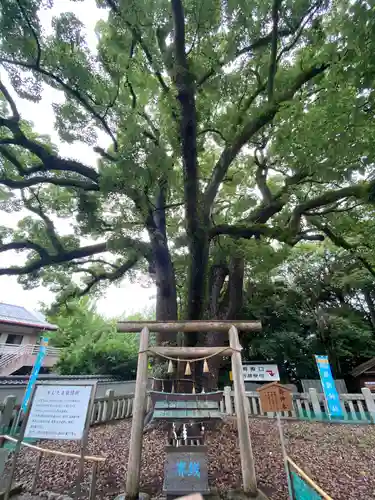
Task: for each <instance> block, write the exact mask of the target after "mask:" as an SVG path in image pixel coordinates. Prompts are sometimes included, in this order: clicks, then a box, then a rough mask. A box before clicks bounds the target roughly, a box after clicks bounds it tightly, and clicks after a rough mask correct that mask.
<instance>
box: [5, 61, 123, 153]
mask: <svg viewBox="0 0 375 500" xmlns="http://www.w3.org/2000/svg"><path fill="white" fill-rule="evenodd" d="M0 63H5V64H10V65H12V66H19V67H21V68H26V69H30V70H32V71H36V72H37V73H40V74H41V75H43V76H46V77H48V78H51V80H54V81H55V82H56V83H58V84H59V85H60V86H61V87H62V88H63V89H64V90H65V91H66V92H67V93H68V94H70V95H71V96H73V97H74V98H75V99H76V100H77V101H78V102H79V103H80V104H81V105H82V106H83V107H84V108H85V109H86V111H88V112H89V113H90V114H91V115H92V116H93V117H94V118H95V120H97V121H98V122H99V123H100V124H101V125H102V127H103V129H104V130H105V131H106V132H107V134H108V135H109V136H110V138H111V139H112V142H113V147H114V150H115V151H117V149H118V144H117V140H116V138H115V136H114V134H113V132H112V130H111V129H110V127H109V125H108V124H107V122H106V120H105V119H104V118H103V117H102V116H101V115H100V114H99V113H98V112H97V111H95V109H94V108H93V107H92V106H91V104H89V102H88V101H87V100H86V99H85V98H84V97H83V96H82V95H81V94H80V93H79V92H78V90H76V89H74V88H72V87H70V85H68V84H67V83H65V82H64V80H63V79H62V78H60V77H59V76H57V75H54V74H53V73H51V72H50V71H47V70H46V69H44V68H42V67H40V65H39V66H37V65H36V64H30V63H27V62H22V61H15V60H13V59H8V58H6V57H0Z"/></svg>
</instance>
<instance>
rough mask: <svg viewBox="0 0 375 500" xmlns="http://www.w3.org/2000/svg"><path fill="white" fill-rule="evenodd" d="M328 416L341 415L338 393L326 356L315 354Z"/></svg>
mask: <svg viewBox="0 0 375 500" xmlns="http://www.w3.org/2000/svg"><path fill="white" fill-rule="evenodd" d="M315 360H316V364H317V366H318V370H319V375H320V380H321V382H322V386H323V392H324V397H325V398H326V401H327V407H328V413H329V416H330V417H343V412H342V408H341V404H340V397H339V393H338V392H337V389H336V385H335V381H334V380H333V376H332V371H331V366H330V364H329V361H328V356H315Z"/></svg>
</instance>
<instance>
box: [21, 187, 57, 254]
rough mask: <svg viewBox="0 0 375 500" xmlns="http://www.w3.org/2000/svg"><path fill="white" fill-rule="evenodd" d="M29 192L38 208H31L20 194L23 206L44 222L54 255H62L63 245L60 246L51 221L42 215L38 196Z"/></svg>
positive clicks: (29, 203)
mask: <svg viewBox="0 0 375 500" xmlns="http://www.w3.org/2000/svg"><path fill="white" fill-rule="evenodd" d="M30 191H31V193H32V195H33V198H34V199H35V200H36V201H37V203H38V207H33V205H32V203H31V200H28V199H26V197H25V195H24V193H23V192H22V193H21V197H22V200H23V203H24V206H25V207H26V208H27V209H28V210H29V211H30V212H32V213H34V214H35V215H37V216H38V217H40V218H41V219H42V221H43V222H44V225H45V226H46V232H47V235H48V237H49V239H50V241H51V243H52V246H53V248H54V249H55V251H56V253H64V252H65V250H64V247H63V245H62V243H61V241H60V239H59V237H58V235H57V233H56V229H55V226H54V224H53V222H52V221H51V219H50V218H49V217H48V216H47V215H46V214H45V213H44V211H43V207H42V202H41V200H40V198H39V196H38V194H37V193H35V191H33V190H32V189H30Z"/></svg>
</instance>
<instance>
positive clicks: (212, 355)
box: [139, 347, 241, 363]
mask: <svg viewBox="0 0 375 500" xmlns="http://www.w3.org/2000/svg"><path fill="white" fill-rule="evenodd" d="M228 349H230V348H229V347H223V348H221V349H219V350H218V351H216V352H214V353H213V354H209V355H208V356H204V357H203V358H189V359H183V358H172V357H170V356H166V355H165V354H161V353H159V352H157V351H154V350H153V349H145V350H144V351H139V354H141V353H145V352H146V353H147V354H153V355H154V356H160V357H161V358H164V359H167V360H168V361H176V362H180V361H181V362H182V363H197V362H198V361H204V360H205V359H210V358H213V357H214V356H219V354H221V353H223V352H224V351H227V350H228ZM231 349H232V351H235V352H241V350H240V349H234V348H233V347H232V348H231Z"/></svg>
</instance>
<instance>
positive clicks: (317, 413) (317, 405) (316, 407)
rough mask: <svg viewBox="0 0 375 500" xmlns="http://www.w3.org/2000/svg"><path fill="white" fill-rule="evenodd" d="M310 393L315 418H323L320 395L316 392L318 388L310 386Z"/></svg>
mask: <svg viewBox="0 0 375 500" xmlns="http://www.w3.org/2000/svg"><path fill="white" fill-rule="evenodd" d="M309 394H310V399H311V406H312V408H313V411H314V414H315V418H316V419H317V420H321V419H322V409H321V407H320V402H319V396H318V393H317V392H316V389H314V388H310V389H309Z"/></svg>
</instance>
